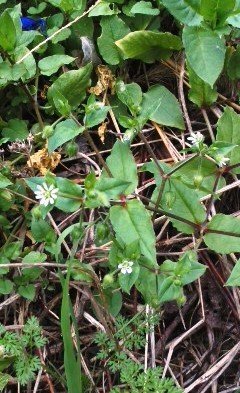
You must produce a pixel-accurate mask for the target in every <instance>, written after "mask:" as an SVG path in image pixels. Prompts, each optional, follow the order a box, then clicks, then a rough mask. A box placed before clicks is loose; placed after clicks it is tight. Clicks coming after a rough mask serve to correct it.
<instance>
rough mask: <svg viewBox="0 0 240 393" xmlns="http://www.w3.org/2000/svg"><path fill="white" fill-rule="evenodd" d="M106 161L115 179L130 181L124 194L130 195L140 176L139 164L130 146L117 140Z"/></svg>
mask: <svg viewBox="0 0 240 393" xmlns="http://www.w3.org/2000/svg"><path fill="white" fill-rule="evenodd" d="M106 163H107V165H108V168H109V169H110V172H111V174H112V175H113V177H114V178H115V179H118V180H122V181H125V182H126V181H128V182H129V183H130V185H129V186H128V187H127V188H126V189H125V191H124V194H125V195H128V194H130V193H131V192H133V191H134V190H135V188H136V187H137V184H138V176H137V166H136V163H135V160H134V158H133V155H132V152H131V150H130V148H129V146H128V145H127V144H125V143H122V142H120V141H117V142H116V143H115V144H114V146H113V148H112V152H111V154H110V156H108V158H107V160H106Z"/></svg>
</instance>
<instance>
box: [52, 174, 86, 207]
mask: <svg viewBox="0 0 240 393" xmlns="http://www.w3.org/2000/svg"><path fill="white" fill-rule="evenodd" d="M56 185H57V188H58V190H59V194H58V197H57V200H56V202H55V206H56V207H57V208H58V209H60V210H62V211H64V212H66V213H71V212H74V211H76V210H77V209H79V207H80V206H81V204H82V195H83V191H82V187H81V186H79V185H78V184H75V183H74V182H73V181H71V180H68V179H64V178H63V177H57V178H56Z"/></svg>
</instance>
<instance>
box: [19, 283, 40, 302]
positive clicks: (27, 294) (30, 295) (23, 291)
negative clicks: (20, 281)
mask: <svg viewBox="0 0 240 393" xmlns="http://www.w3.org/2000/svg"><path fill="white" fill-rule="evenodd" d="M17 292H18V293H19V295H21V296H22V297H24V298H25V299H27V300H30V301H31V300H33V299H34V298H35V295H36V288H35V286H34V285H33V284H27V285H26V286H23V285H20V287H18V290H17Z"/></svg>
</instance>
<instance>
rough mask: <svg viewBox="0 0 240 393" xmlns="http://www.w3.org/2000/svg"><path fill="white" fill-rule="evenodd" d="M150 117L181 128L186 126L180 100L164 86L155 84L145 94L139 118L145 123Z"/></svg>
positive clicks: (163, 123) (160, 122) (161, 122)
mask: <svg viewBox="0 0 240 393" xmlns="http://www.w3.org/2000/svg"><path fill="white" fill-rule="evenodd" d="M149 119H150V120H153V121H155V122H156V123H158V124H162V125H165V126H169V127H176V128H179V129H180V130H183V129H184V128H185V126H184V121H183V116H182V111H181V108H180V105H179V102H178V100H177V99H176V97H175V96H174V95H173V94H172V93H171V92H170V91H169V90H168V89H166V87H164V86H157V85H155V86H153V87H151V88H150V89H149V90H148V91H147V93H144V94H143V101H142V110H141V113H140V115H139V120H140V122H142V123H143V124H144V123H145V122H146V121H147V120H149Z"/></svg>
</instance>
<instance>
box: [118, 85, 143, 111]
mask: <svg viewBox="0 0 240 393" xmlns="http://www.w3.org/2000/svg"><path fill="white" fill-rule="evenodd" d="M116 93H117V96H118V98H119V100H120V101H121V102H122V103H123V104H125V105H126V106H127V107H128V109H129V110H130V112H131V113H132V114H135V113H136V109H138V108H137V107H138V106H139V105H140V104H141V102H142V89H141V87H140V86H139V85H138V84H137V83H134V82H133V83H128V84H125V83H124V82H123V81H122V80H119V81H117V83H116Z"/></svg>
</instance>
